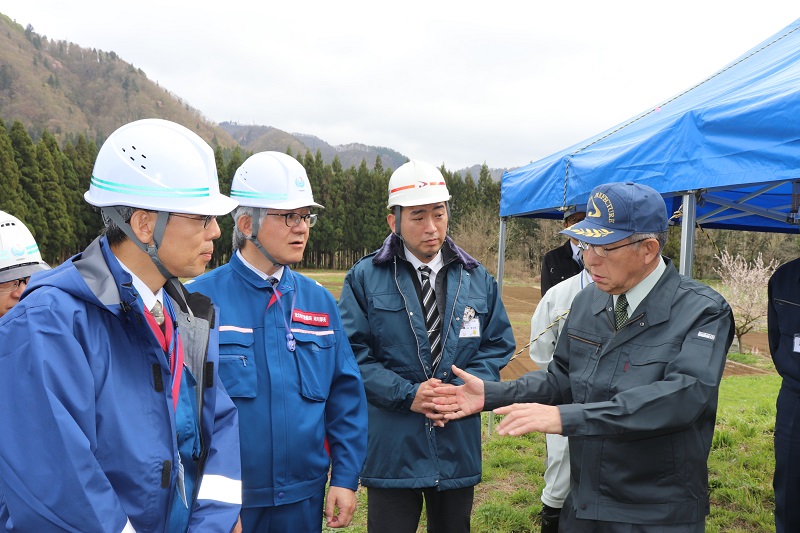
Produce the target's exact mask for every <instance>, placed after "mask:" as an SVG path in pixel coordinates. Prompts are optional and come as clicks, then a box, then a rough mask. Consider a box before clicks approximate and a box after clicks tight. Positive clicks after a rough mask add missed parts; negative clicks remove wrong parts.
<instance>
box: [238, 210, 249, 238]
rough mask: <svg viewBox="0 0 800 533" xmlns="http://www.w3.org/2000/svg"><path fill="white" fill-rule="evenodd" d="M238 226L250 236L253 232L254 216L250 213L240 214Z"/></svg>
mask: <svg viewBox="0 0 800 533" xmlns="http://www.w3.org/2000/svg"><path fill="white" fill-rule="evenodd" d="M236 227H237V228H239V231H241V232H242V233H244V234H245V235H247V236H248V237H249V236H250V235H252V234H253V217H251V216H250V215H242V216H240V217H239V220H237V221H236Z"/></svg>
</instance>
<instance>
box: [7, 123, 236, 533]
mask: <svg viewBox="0 0 800 533" xmlns="http://www.w3.org/2000/svg"><path fill="white" fill-rule="evenodd" d="M85 199H86V201H87V202H89V203H90V204H91V205H94V206H96V207H98V208H100V211H101V213H102V216H103V221H104V224H105V232H104V235H102V236H101V237H98V238H97V239H96V240H95V241H93V242H92V243H91V244H90V245H89V246H88V247H87V248H86V249H85V250H84V251H83V252H82V253H80V254H77V255H75V256H74V257H72V258H70V259H68V260H67V261H65V262H64V263H63V264H62V265H60V266H59V267H57V268H54V269H52V270H49V271H47V272H43V273H40V274H37V275H35V276H34V277H33V278H32V279H31V283H30V284H29V285H28V288H27V290H26V291H25V294H24V295H23V298H22V300H21V301H20V303H19V304H17V305H16V306H14V308H12V309H11V310H10V311H9V312H8V313H6V314H5V315H4V316H3V317H2V318H0V331H2V332H3V342H2V343H0V406H2V407H0V426H2V428H3V431H2V432H0V493H2V496H3V499H2V500H0V531H7V530H13V531H80V532H82V533H93V532H97V533H100V532H113V533H119V532H123V533H131V532H135V531H139V532H142V531H170V532H175V533H178V532H187V531H188V532H193V533H194V532H198V533H199V532H203V533H206V532H218V533H222V532H224V533H230V531H231V530H232V529H233V528H234V526H235V525H236V523H237V520H238V517H239V511H240V508H241V481H240V469H241V466H240V460H239V426H238V420H237V415H236V409H235V407H234V405H233V402H231V400H230V398H229V396H228V395H227V393H226V392H225V389H224V388H223V387H222V384H221V382H220V380H219V378H218V376H217V370H218V353H217V347H218V342H217V338H218V334H219V333H218V316H217V314H218V311H217V310H216V309H215V307H214V305H213V304H212V303H211V301H210V300H209V299H208V298H207V297H205V296H202V295H199V294H189V293H188V292H186V290H185V289H184V287H183V285H182V284H181V283H180V281H178V277H193V276H196V275H198V274H200V273H202V272H203V271H204V270H205V267H206V264H207V263H208V261H209V260H210V259H211V255H212V252H213V250H214V244H213V241H214V239H217V238H218V237H219V235H220V230H219V226H218V225H217V223H216V221H215V220H214V219H215V216H216V215H222V214H225V213H228V212H229V211H230V210H231V209H233V208H234V207H235V206H236V202H235V201H233V200H231V199H230V198H228V197H227V196H224V195H222V194H220V193H219V185H218V183H217V171H216V164H215V160H214V152H213V151H212V150H211V147H210V146H208V144H207V143H206V142H205V141H203V140H202V139H201V138H200V137H199V136H198V135H196V134H195V133H193V132H192V131H190V130H188V129H187V128H184V127H183V126H180V125H178V124H175V123H173V122H168V121H166V120H157V119H146V120H140V121H136V122H132V123H130V124H127V125H125V126H122V127H121V128H119V129H117V130H116V131H114V132H113V133H112V134H111V135H110V136H109V137H108V139H107V140H106V141H105V143H103V146H102V147H101V148H100V151H99V152H98V155H97V159H96V161H95V165H94V169H93V171H92V179H91V185H90V187H89V191H88V192H87V193H86V194H85Z"/></svg>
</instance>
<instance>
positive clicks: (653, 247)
mask: <svg viewBox="0 0 800 533" xmlns="http://www.w3.org/2000/svg"><path fill="white" fill-rule="evenodd" d="M642 244H643V245H644V247H645V263H647V264H650V262H651V261H652V260H653V259H658V258H659V257H661V254H660V253H659V249H658V248H659V245H658V240H657V239H647V240H646V241H644V242H643V243H642Z"/></svg>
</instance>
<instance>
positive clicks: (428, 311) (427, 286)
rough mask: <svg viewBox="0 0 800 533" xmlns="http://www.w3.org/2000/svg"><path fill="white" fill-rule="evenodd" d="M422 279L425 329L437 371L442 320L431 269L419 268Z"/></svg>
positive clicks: (440, 346) (440, 356) (432, 365)
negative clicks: (437, 306)
mask: <svg viewBox="0 0 800 533" xmlns="http://www.w3.org/2000/svg"><path fill="white" fill-rule="evenodd" d="M419 273H420V275H421V277H422V307H423V309H424V310H425V329H427V330H428V342H429V343H430V345H431V363H432V364H431V367H432V368H433V369H434V370H435V369H436V367H437V366H438V364H439V361H440V360H441V358H442V320H441V318H440V317H439V310H438V309H437V308H436V294H435V293H434V292H433V287H432V286H431V269H430V267H428V266H426V265H422V266H421V267H419Z"/></svg>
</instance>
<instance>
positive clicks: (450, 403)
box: [433, 365, 484, 420]
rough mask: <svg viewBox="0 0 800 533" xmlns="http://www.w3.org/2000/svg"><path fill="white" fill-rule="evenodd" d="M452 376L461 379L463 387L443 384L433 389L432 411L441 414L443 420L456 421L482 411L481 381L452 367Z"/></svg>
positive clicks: (454, 366)
mask: <svg viewBox="0 0 800 533" xmlns="http://www.w3.org/2000/svg"><path fill="white" fill-rule="evenodd" d="M453 374H455V375H456V377H458V378H461V380H462V381H463V382H464V384H463V385H458V386H456V385H452V384H446V385H445V384H443V385H439V386H437V387H434V389H433V392H434V393H435V394H436V396H435V397H434V398H433V404H434V409H435V410H436V411H437V412H438V413H442V414H443V416H444V418H445V420H457V419H459V418H464V417H465V416H469V415H472V414H475V413H480V412H481V411H482V410H483V404H484V397H483V380H482V379H480V378H477V377H475V376H473V375H472V374H470V373H468V372H465V371H464V370H461V369H460V368H458V367H457V366H456V365H453Z"/></svg>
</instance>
